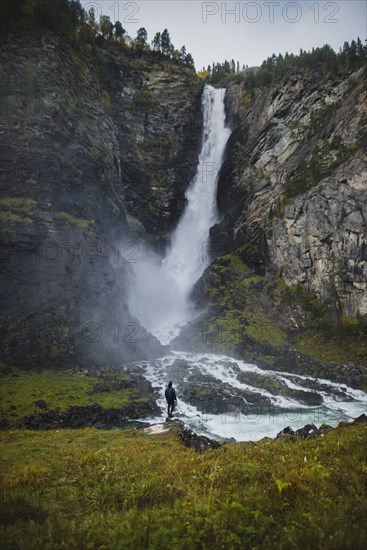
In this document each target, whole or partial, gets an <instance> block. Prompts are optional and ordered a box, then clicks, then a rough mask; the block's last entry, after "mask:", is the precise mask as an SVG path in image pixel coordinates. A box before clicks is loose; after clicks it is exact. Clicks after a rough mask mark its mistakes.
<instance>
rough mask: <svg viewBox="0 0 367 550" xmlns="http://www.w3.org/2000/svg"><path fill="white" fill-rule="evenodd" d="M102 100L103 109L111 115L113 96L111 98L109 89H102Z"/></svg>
mask: <svg viewBox="0 0 367 550" xmlns="http://www.w3.org/2000/svg"><path fill="white" fill-rule="evenodd" d="M101 101H102V106H103V110H104V112H105V114H106V115H110V114H111V98H110V94H109V93H108V92H107V90H103V91H102V95H101Z"/></svg>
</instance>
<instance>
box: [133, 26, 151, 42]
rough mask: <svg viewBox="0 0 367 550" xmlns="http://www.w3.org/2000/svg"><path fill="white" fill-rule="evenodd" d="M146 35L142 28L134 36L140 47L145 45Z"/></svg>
mask: <svg viewBox="0 0 367 550" xmlns="http://www.w3.org/2000/svg"><path fill="white" fill-rule="evenodd" d="M147 38H148V33H147V31H146V29H145V28H144V27H141V28H140V29H139V30H138V32H137V34H136V41H137V42H138V44H140V45H141V46H144V45H145V44H146V43H147Z"/></svg>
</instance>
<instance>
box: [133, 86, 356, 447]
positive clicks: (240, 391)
mask: <svg viewBox="0 0 367 550" xmlns="http://www.w3.org/2000/svg"><path fill="white" fill-rule="evenodd" d="M223 98H224V90H215V89H214V88H212V87H210V86H206V87H205V89H204V93H203V106H204V128H203V144H202V150H201V154H200V159H199V166H198V170H197V173H196V176H195V178H194V179H193V181H192V182H191V184H190V186H189V188H188V190H187V193H186V197H187V201H188V203H187V206H186V209H185V212H184V214H183V216H182V218H181V220H180V222H179V224H178V226H177V228H176V230H175V232H174V234H173V235H172V238H171V243H170V246H169V247H168V249H167V253H166V257H165V258H164V259H163V260H162V259H161V258H160V257H158V256H156V255H154V254H152V253H150V252H149V251H145V252H146V254H145V256H144V257H142V255H140V258H139V262H138V263H136V264H133V267H134V272H135V279H134V282H133V284H132V286H131V288H130V298H129V308H130V311H131V312H132V313H133V314H134V315H135V316H136V317H137V318H138V319H139V320H140V322H141V324H142V325H143V326H144V327H145V328H146V329H148V330H149V331H150V332H151V333H153V334H154V335H155V336H157V337H158V338H159V340H160V341H161V342H162V343H163V344H166V343H168V342H169V341H170V340H171V339H172V338H173V337H175V336H176V335H177V334H178V332H179V329H180V327H181V326H183V325H184V324H185V323H187V322H188V321H189V320H190V319H192V318H193V316H194V311H193V310H192V309H191V307H190V302H189V299H188V298H189V294H190V291H191V289H192V287H193V285H194V283H195V282H196V281H197V279H198V278H199V277H200V276H201V274H202V273H203V271H204V269H205V267H206V266H207V265H208V263H209V258H208V257H207V250H206V246H207V241H208V233H209V229H210V227H211V226H212V225H213V224H214V223H215V222H216V221H217V217H218V213H217V209H216V188H217V176H218V172H219V169H220V166H221V163H222V157H223V152H224V148H225V145H226V143H227V140H228V138H229V135H230V130H229V128H226V127H225V112H224V104H223ZM127 368H128V369H129V372H130V369H132V371H134V369H136V371H137V372H138V373H139V374H143V375H144V376H145V377H146V378H148V380H150V382H151V383H152V384H153V385H154V386H157V385H159V386H160V387H161V388H162V389H161V396H160V398H159V399H158V405H159V406H160V408H161V411H162V412H161V415H159V416H157V417H155V418H151V421H152V422H160V421H163V420H164V419H165V417H166V404H165V399H164V386H165V384H166V383H167V381H168V380H169V379H172V380H174V383H175V386H176V389H177V391H178V409H177V411H176V414H177V415H178V416H179V417H180V418H181V419H182V420H183V421H184V422H185V423H187V424H188V425H189V426H190V427H191V428H193V429H194V430H195V431H196V432H197V433H203V434H206V435H209V436H213V435H215V434H217V435H220V436H223V437H235V438H236V439H237V440H249V439H252V440H257V439H260V438H261V437H264V436H273V435H275V434H276V433H277V432H278V431H280V430H281V429H282V428H284V426H285V425H288V424H291V425H292V427H293V428H294V429H295V428H300V427H301V426H303V425H304V424H305V423H310V422H314V423H316V424H317V425H318V426H319V425H320V424H321V423H322V422H327V423H329V424H331V425H334V426H335V425H337V423H338V422H339V420H345V419H350V418H351V417H355V416H358V415H359V414H361V413H362V412H365V410H366V399H367V394H366V393H365V392H362V391H360V390H353V389H352V388H349V387H347V386H345V385H344V384H336V383H334V382H330V381H327V380H318V379H314V378H311V377H305V376H300V375H291V374H289V373H284V372H277V371H263V370H261V369H260V368H259V367H257V366H256V365H250V364H248V363H245V362H244V361H240V360H234V359H233V358H231V357H225V356H221V355H216V354H205V353H204V354H195V353H185V352H173V353H172V354H171V355H168V356H165V357H162V358H160V359H156V360H151V361H144V362H142V361H139V362H137V364H131V365H128V366H127ZM246 373H256V374H260V375H261V376H263V377H265V379H266V377H269V378H271V379H274V380H275V381H277V382H278V383H283V393H284V391H285V394H286V395H285V396H284V395H273V394H271V393H270V392H269V389H266V387H268V388H269V385H268V384H265V387H264V388H262V387H261V385H260V386H259V387H257V386H252V385H251V383H250V382H249V383H246V377H244V375H246ZM198 380H200V382H198ZM250 380H253V379H250ZM255 382H256V379H255ZM198 384H200V385H201V386H202V387H207V388H208V389H211V390H212V394H214V395H215V394H216V393H217V394H218V399H219V401H220V400H221V399H222V400H223V398H224V395H229V396H230V398H229V399H228V403H227V401H226V400H224V401H222V405H221V407H222V408H221V412H220V413H214V412H210V408H211V404H210V403H207V402H205V403H196V404H195V403H192V400H190V398H188V397H187V396H188V395H190V394H191V392H190V391H189V392H188V390H190V388H191V387H197V385H198ZM284 385H285V386H284ZM223 388H224V389H223ZM228 388H231V390H230V392H229V393H228ZM286 388H289V389H291V390H296V393H295V394H292V393H290V395H288V396H287V392H288V390H287V389H286ZM302 391H306V393H308V394H309V395H310V393H313V394H314V395H313V398H314V397H315V395H316V397H317V396H319V402H320V403H319V405H318V406H312V405H309V406H307V405H306V404H305V402H304V401H302V395H303V399H304V393H303V394H302V393H300V392H302ZM248 392H250V394H252V395H253V396H255V398H256V396H261V398H262V399H263V398H265V399H267V400H268V403H269V406H268V407H267V410H264V409H263V408H262V406H259V409H258V410H256V411H255V412H254V411H253V409H250V412H249V411H248V410H247V406H248V402H247V401H246V399H245V397H244V396H246V395H247V396H248V395H249V394H248ZM209 393H211V392H209ZM288 393H289V392H288ZM193 395H195V392H194V393H193ZM185 396H186V400H185ZM311 397H312V396H311ZM234 398H235V399H238V400H239V401H238V402H239V405H238V407H237V406H236V407H235V408H233V403H232V402H231V401H233V399H234ZM297 398H298V399H300V401H297ZM214 401H215V400H214ZM250 402H251V400H250ZM227 405H228V409H227ZM198 407H199V408H198ZM207 411H209V412H207ZM251 411H252V412H251ZM143 420H146V419H143Z"/></svg>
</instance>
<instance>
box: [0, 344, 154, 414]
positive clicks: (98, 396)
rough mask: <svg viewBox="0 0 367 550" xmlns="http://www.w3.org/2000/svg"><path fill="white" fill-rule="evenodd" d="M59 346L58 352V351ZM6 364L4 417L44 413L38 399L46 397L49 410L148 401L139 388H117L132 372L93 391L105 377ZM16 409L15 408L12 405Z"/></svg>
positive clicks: (1, 394) (0, 392)
mask: <svg viewBox="0 0 367 550" xmlns="http://www.w3.org/2000/svg"><path fill="white" fill-rule="evenodd" d="M58 351H59V350H58V349H55V352H58ZM10 368H11V367H9V366H3V367H2V369H1V370H0V372H2V373H3V377H2V379H1V387H0V406H1V410H2V413H1V414H2V417H3V419H8V420H9V419H10V420H15V419H17V418H22V417H23V416H28V415H31V414H42V410H41V409H39V408H38V407H36V406H35V402H36V401H38V400H39V399H43V400H44V401H45V402H46V404H47V406H48V409H50V410H51V409H52V410H55V409H57V410H60V411H66V410H67V409H68V408H69V407H70V406H74V405H78V406H83V405H93V404H94V403H98V404H99V405H101V406H102V407H104V408H121V407H123V406H126V405H128V404H129V403H132V402H135V403H136V402H140V401H141V400H146V398H144V397H143V396H142V395H141V393H140V390H139V388H138V387H134V388H133V387H126V388H123V389H114V387H115V386H114V383H116V382H121V381H125V382H128V381H129V380H130V377H129V376H128V375H123V374H121V375H119V376H117V375H116V376H114V377H113V378H112V379H111V380H110V381H107V382H106V386H107V388H106V391H103V392H102V393H91V392H92V390H93V388H94V386H95V385H96V384H97V383H98V382H101V380H100V379H99V378H97V377H94V376H84V375H81V374H80V375H78V374H72V373H68V372H59V371H54V370H50V371H44V372H37V371H21V370H20V369H16V368H12V369H11V371H10V372H9V369H10ZM13 406H15V407H16V409H15V410H13V409H12V407H13Z"/></svg>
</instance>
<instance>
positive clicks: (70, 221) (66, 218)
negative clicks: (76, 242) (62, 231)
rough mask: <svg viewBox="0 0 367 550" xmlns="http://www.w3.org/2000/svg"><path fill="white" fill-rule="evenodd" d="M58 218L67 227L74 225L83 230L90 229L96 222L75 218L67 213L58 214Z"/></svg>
mask: <svg viewBox="0 0 367 550" xmlns="http://www.w3.org/2000/svg"><path fill="white" fill-rule="evenodd" d="M56 218H58V219H60V220H62V221H63V222H64V223H65V224H66V225H73V226H75V227H80V228H81V229H90V228H91V227H92V226H93V225H94V224H95V223H96V222H95V220H84V219H82V218H75V217H74V216H72V215H71V214H67V213H66V212H58V213H57V214H56Z"/></svg>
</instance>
